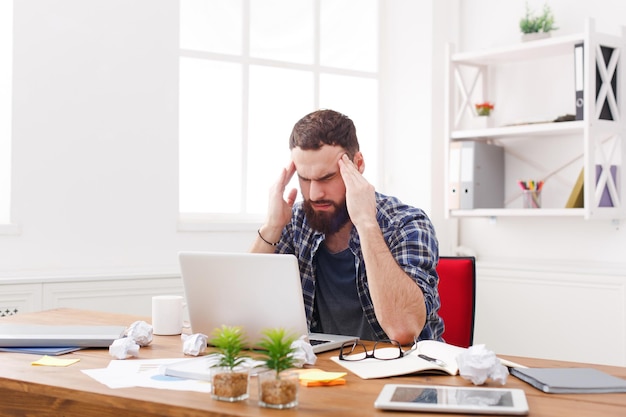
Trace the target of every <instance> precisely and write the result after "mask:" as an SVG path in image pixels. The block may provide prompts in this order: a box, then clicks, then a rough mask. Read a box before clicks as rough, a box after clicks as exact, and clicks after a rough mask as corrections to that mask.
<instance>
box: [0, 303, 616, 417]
mask: <svg viewBox="0 0 626 417" xmlns="http://www.w3.org/2000/svg"><path fill="white" fill-rule="evenodd" d="M142 319H143V320H146V321H148V322H149V319H148V318H142V317H136V316H127V315H116V314H108V313H97V312H89V311H82V310H72V309H57V310H50V311H45V312H40V313H33V314H22V315H15V316H11V317H5V318H1V319H0V322H3V323H25V324H26V323H31V324H32V323H41V324H99V325H105V324H106V325H125V326H128V325H130V324H131V323H132V322H134V321H136V320H142ZM139 353H140V357H139V359H155V358H177V357H180V358H183V357H185V356H184V355H183V354H182V342H181V340H180V337H178V336H155V337H154V340H153V342H152V344H151V345H150V346H148V347H142V348H141V349H140V352H139ZM333 355H336V352H327V353H324V354H321V355H319V356H318V363H317V364H316V367H318V368H321V369H324V370H326V371H343V368H341V367H340V366H339V365H337V364H335V363H334V362H332V361H331V360H330V359H329V358H330V356H333ZM38 357H39V356H37V355H28V354H20V353H2V352H0V393H1V398H0V415H2V416H16V415H37V416H44V415H54V416H60V415H63V416H81V417H89V416H115V417H121V416H145V417H148V416H169V417H172V416H186V417H190V416H203V417H206V416H272V415H274V416H282V417H287V416H294V415H298V416H322V415H328V416H331V415H332V416H355V417H357V416H358V417H362V416H370V415H373V416H386V417H389V416H397V415H416V414H414V413H401V412H385V411H379V410H375V409H374V406H373V404H374V400H375V399H376V397H377V396H378V393H379V392H380V389H381V388H382V386H383V385H384V384H385V383H390V382H393V383H409V384H419V383H428V384H438V385H454V386H458V385H471V383H469V382H468V381H466V380H464V379H463V378H461V377H458V376H456V377H450V376H410V377H398V378H391V379H377V380H363V379H360V378H359V377H357V376H355V375H352V374H348V375H347V376H346V380H347V384H346V385H343V386H336V387H310V388H305V387H300V394H299V405H298V407H297V408H296V409H293V410H270V409H265V408H261V407H259V406H258V405H257V398H258V396H257V392H256V383H255V382H252V384H251V388H250V399H249V400H247V401H243V402H239V403H226V402H222V401H215V400H212V399H211V398H210V395H209V394H204V393H198V392H187V391H171V390H158V389H152V388H124V389H110V388H108V387H107V386H105V385H103V384H101V383H99V382H97V381H96V380H94V379H92V378H90V377H89V376H87V375H85V374H84V373H82V372H81V370H82V369H96V368H105V367H106V366H107V365H108V363H109V361H110V360H111V359H113V358H112V357H110V356H109V354H108V350H107V349H86V350H82V351H78V352H75V353H70V354H67V355H64V356H63V357H64V358H80V362H78V363H76V364H74V365H71V366H69V367H61V368H57V367H41V366H39V367H38V366H31V364H30V363H31V362H32V361H33V360H36V359H37V358H38ZM507 359H510V360H513V361H515V362H518V363H522V364H525V365H528V366H550V367H563V366H585V365H584V364H580V363H568V362H555V361H546V360H539V359H528V358H519V357H507ZM128 360H132V359H128ZM593 367H595V368H597V369H600V370H603V371H605V372H608V373H610V374H612V375H615V376H618V377H621V378H626V368H621V367H610V366H599V365H598V366H596V365H594V366H593ZM494 386H495V385H494ZM506 387H509V388H522V389H524V391H525V392H526V395H527V398H528V403H529V407H530V416H551V417H555V416H556V417H559V416H563V417H565V416H567V417H571V416H591V415H593V416H620V417H621V416H623V415H624V414H625V413H626V394H579V395H555V394H544V393H542V392H541V391H539V390H536V389H535V388H532V387H531V386H529V385H527V384H525V383H523V382H521V381H519V380H518V379H517V378H514V377H509V379H508V380H507V384H506ZM421 415H424V414H421ZM438 416H439V417H440V416H441V414H439V415H438Z"/></svg>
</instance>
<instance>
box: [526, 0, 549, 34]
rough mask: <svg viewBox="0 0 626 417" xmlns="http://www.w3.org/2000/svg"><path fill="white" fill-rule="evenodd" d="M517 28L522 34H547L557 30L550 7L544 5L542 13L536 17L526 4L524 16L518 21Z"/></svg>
mask: <svg viewBox="0 0 626 417" xmlns="http://www.w3.org/2000/svg"><path fill="white" fill-rule="evenodd" d="M519 27H520V30H521V31H522V33H537V32H544V33H547V32H550V31H551V30H556V29H558V28H557V27H556V26H555V25H554V15H553V14H552V9H551V8H550V6H548V5H547V4H544V6H543V12H542V13H541V14H539V15H536V14H535V12H534V11H532V10H530V7H529V6H528V2H527V3H526V15H524V17H522V18H521V19H520V22H519Z"/></svg>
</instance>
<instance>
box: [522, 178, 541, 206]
mask: <svg viewBox="0 0 626 417" xmlns="http://www.w3.org/2000/svg"><path fill="white" fill-rule="evenodd" d="M518 184H519V186H520V188H521V189H522V207H524V208H525V209H526V208H541V188H543V181H535V180H530V181H521V180H520V181H518Z"/></svg>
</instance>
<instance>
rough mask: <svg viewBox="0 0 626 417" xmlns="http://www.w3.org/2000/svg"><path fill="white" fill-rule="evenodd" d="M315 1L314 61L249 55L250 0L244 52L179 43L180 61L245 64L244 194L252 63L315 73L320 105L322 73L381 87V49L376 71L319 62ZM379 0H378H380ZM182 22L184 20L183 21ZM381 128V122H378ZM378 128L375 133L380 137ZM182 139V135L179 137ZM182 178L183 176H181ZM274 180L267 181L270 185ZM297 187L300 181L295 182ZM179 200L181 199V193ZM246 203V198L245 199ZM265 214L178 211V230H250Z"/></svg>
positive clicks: (245, 5) (316, 103)
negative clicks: (309, 62)
mask: <svg viewBox="0 0 626 417" xmlns="http://www.w3.org/2000/svg"><path fill="white" fill-rule="evenodd" d="M312 1H313V3H314V26H313V30H314V60H313V63H311V64H303V63H296V62H286V61H280V60H274V59H266V58H258V57H253V56H250V43H251V42H250V0H243V1H242V6H243V10H242V13H243V17H242V19H243V22H244V23H243V27H242V32H243V35H242V42H243V47H242V53H241V55H231V54H225V53H216V52H208V51H199V50H191V49H185V48H182V47H179V62H180V60H181V59H184V58H192V59H201V60H213V61H218V62H228V63H235V64H238V65H241V66H242V71H241V72H242V91H241V94H242V107H243V109H244V110H243V111H242V115H241V117H242V120H241V123H242V156H241V158H242V160H243V164H242V166H243V168H242V169H243V170H244V172H243V178H242V181H243V185H242V193H243V194H245V193H246V190H247V187H248V186H249V184H248V183H247V175H246V174H247V172H246V170H247V167H248V154H247V149H248V140H249V134H248V119H249V116H248V109H249V100H250V85H249V69H250V67H252V66H263V67H273V68H280V69H290V70H298V71H304V72H308V73H310V74H312V76H313V90H314V91H313V97H314V105H313V108H319V107H320V78H321V77H322V76H323V75H339V76H348V77H353V78H356V79H370V80H374V81H375V82H376V89H377V90H378V91H379V90H380V83H381V69H380V62H379V61H380V51H378V62H377V68H376V70H375V71H364V70H353V69H346V68H336V67H331V66H324V65H321V64H320V39H321V33H320V32H321V30H320V27H321V24H322V22H321V9H320V7H321V6H320V2H321V0H312ZM377 3H378V2H377ZM380 12H381V6H380V4H377V24H378V27H377V41H378V45H380V42H381V23H380V19H381V16H380ZM181 24H182V23H181ZM376 107H377V111H376V115H377V117H378V124H380V109H379V106H378V104H377V105H376ZM379 129H380V126H379ZM378 136H379V135H378V132H376V137H377V138H378ZM179 141H180V137H179ZM375 142H376V143H375V146H376V147H377V148H378V147H380V143H379V140H378V139H376V141H375ZM380 172H381V170H380V168H379V170H378V172H377V178H376V180H379V179H380V177H381V173H380ZM179 181H180V178H179ZM270 185H271V184H268V187H269V186H270ZM294 186H295V187H298V185H297V184H296V185H294ZM178 198H179V203H180V196H178ZM242 206H245V200H244V202H243V203H242ZM264 217H265V214H264V213H263V214H256V213H255V214H252V213H245V212H239V213H208V212H207V213H197V212H196V213H191V212H181V211H180V208H179V211H178V222H177V230H178V231H179V232H198V231H217V232H220V231H249V230H253V229H255V228H257V227H258V226H259V225H261V224H262V222H263V221H264Z"/></svg>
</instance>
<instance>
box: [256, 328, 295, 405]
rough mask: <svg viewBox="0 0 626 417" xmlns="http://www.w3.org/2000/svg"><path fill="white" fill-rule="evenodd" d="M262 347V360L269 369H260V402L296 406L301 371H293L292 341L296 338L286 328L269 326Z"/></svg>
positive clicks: (260, 345)
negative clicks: (298, 372) (290, 370)
mask: <svg viewBox="0 0 626 417" xmlns="http://www.w3.org/2000/svg"><path fill="white" fill-rule="evenodd" d="M262 333H263V335H264V337H263V339H262V340H261V342H259V347H260V348H261V349H263V350H262V351H261V352H259V353H260V354H261V356H262V358H263V359H262V360H263V361H264V362H265V365H266V366H267V368H268V369H269V370H268V371H265V372H261V373H259V404H260V405H261V406H262V407H269V408H278V409H284V408H293V407H295V406H297V405H298V384H299V381H298V374H297V373H296V372H289V371H288V370H289V369H290V368H293V366H294V360H295V359H294V357H293V353H294V351H295V348H293V347H292V343H293V342H294V340H295V339H296V338H295V337H293V336H292V335H290V334H288V333H287V332H286V331H285V329H282V328H275V329H266V330H264V331H263V332H262Z"/></svg>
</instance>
